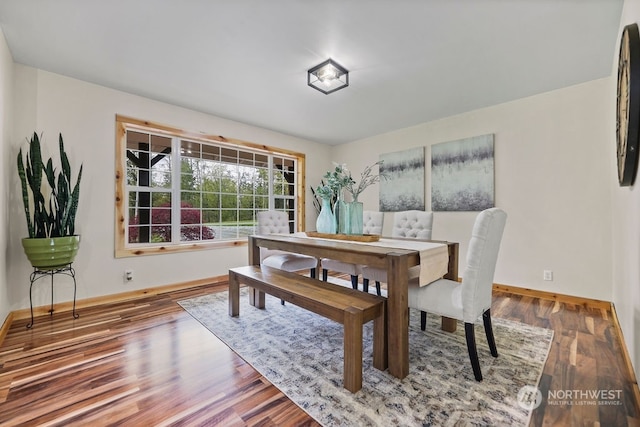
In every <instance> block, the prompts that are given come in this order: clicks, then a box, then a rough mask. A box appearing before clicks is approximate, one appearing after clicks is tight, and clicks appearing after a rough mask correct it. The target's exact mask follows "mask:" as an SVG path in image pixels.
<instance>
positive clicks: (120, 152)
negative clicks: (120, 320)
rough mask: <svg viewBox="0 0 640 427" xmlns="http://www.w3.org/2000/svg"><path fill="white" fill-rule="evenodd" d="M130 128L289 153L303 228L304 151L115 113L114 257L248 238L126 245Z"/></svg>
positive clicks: (219, 244)
mask: <svg viewBox="0 0 640 427" xmlns="http://www.w3.org/2000/svg"><path fill="white" fill-rule="evenodd" d="M127 129H133V130H140V131H143V132H153V133H156V134H161V135H166V136H171V137H178V138H186V139H191V140H194V141H199V142H204V143H211V142H215V143H217V144H227V145H229V146H230V147H236V148H237V147H244V148H249V149H252V150H258V151H263V152H267V153H270V154H275V155H278V154H280V155H287V156H292V157H295V158H296V159H297V168H296V180H297V183H298V185H297V187H298V188H297V193H298V197H297V200H296V209H297V212H298V214H297V221H296V230H297V231H303V230H304V224H305V221H306V219H305V215H306V213H305V200H306V192H305V188H306V174H305V172H304V171H305V170H306V156H305V154H304V153H299V152H296V151H292V150H287V149H282V148H276V147H271V146H268V145H263V144H256V143H253V142H248V141H243V140H240V139H235V138H226V137H224V136H221V135H213V134H206V133H204V132H202V133H197V132H189V131H185V130H183V129H180V128H176V127H172V126H168V125H165V124H161V123H156V122H152V121H148V120H140V119H136V118H132V117H127V116H123V115H120V114H116V153H115V155H116V162H115V178H116V189H115V257H116V258H124V257H133V256H141V255H157V254H163V253H178V252H187V251H194V250H206V249H214V248H229V247H236V246H246V245H247V241H246V240H244V241H242V240H223V241H217V242H216V241H210V242H197V243H196V242H189V243H183V244H171V245H166V246H164V245H163V246H156V245H154V246H149V247H135V248H131V247H126V243H125V236H126V227H127V223H126V215H125V209H126V206H125V202H126V200H127V196H126V183H125V178H126V173H125V168H126V164H125V157H124V150H125V147H126V144H125V142H126V141H125V138H126V131H127Z"/></svg>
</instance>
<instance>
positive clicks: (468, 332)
mask: <svg viewBox="0 0 640 427" xmlns="http://www.w3.org/2000/svg"><path fill="white" fill-rule="evenodd" d="M464 334H465V336H466V337H467V350H469V359H471V367H472V368H473V375H474V376H475V377H476V381H482V372H481V371H480V361H479V360H478V351H477V350H476V333H475V328H474V325H473V323H467V322H465V323H464Z"/></svg>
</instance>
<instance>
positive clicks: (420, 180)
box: [380, 147, 425, 212]
mask: <svg viewBox="0 0 640 427" xmlns="http://www.w3.org/2000/svg"><path fill="white" fill-rule="evenodd" d="M380 160H383V163H382V165H380V173H381V174H384V175H385V177H386V179H384V178H383V179H381V180H380V212H398V211H406V210H412V209H416V210H424V199H425V197H424V160H425V156H424V147H418V148H412V149H410V150H405V151H398V152H395V153H387V154H381V155H380Z"/></svg>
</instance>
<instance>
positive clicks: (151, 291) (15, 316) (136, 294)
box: [0, 274, 229, 343]
mask: <svg viewBox="0 0 640 427" xmlns="http://www.w3.org/2000/svg"><path fill="white" fill-rule="evenodd" d="M228 279H229V276H227V275H226V274H225V275H223V276H215V277H208V278H205V279H198V280H191V281H188V282H182V283H174V284H172V285H166V286H157V287H153V288H146V289H140V290H136V291H130V292H122V293H119V294H113V295H105V296H100V297H94V298H87V299H83V300H78V301H76V310H78V309H82V308H87V307H95V306H97V305H101V304H111V303H114V302H122V301H128V300H132V299H138V298H144V297H148V296H152V295H159V294H164V293H167V292H174V291H180V290H183V289H189V288H195V287H198V286H204V285H210V284H213V283H218V282H222V281H227V280H228ZM50 308H51V306H50V305H43V306H38V307H33V315H34V316H42V315H46V314H49V309H50ZM53 309H54V310H55V312H66V311H72V310H73V302H72V301H69V302H61V303H56V304H54V305H53ZM9 316H12V319H11V320H12V321H13V320H21V319H29V318H31V309H29V308H23V309H20V310H16V311H13V312H11V313H9ZM9 316H7V319H9ZM5 323H8V324H9V326H11V322H7V321H6V320H5ZM3 327H4V326H3ZM7 329H8V328H7ZM0 338H2V336H1V335H0ZM0 343H2V339H0Z"/></svg>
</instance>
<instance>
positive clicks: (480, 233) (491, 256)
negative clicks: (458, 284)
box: [461, 208, 507, 322]
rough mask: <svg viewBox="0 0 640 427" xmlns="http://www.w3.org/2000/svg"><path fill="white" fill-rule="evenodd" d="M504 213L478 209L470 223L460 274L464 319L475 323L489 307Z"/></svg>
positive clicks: (497, 209) (504, 217) (500, 210)
mask: <svg viewBox="0 0 640 427" xmlns="http://www.w3.org/2000/svg"><path fill="white" fill-rule="evenodd" d="M506 221H507V214H506V213H505V211H503V210H502V209H499V208H491V209H487V210H484V211H482V212H480V214H479V215H478V217H477V218H476V221H475V223H474V225H473V231H472V233H471V240H470V241H469V248H468V249H467V266H466V268H465V269H464V273H463V276H462V307H463V313H464V316H463V317H464V318H463V319H461V320H464V321H465V322H474V321H475V320H476V319H477V318H478V317H479V316H480V315H481V314H482V313H484V312H485V311H486V310H488V309H490V308H491V294H492V290H493V275H494V273H495V271H496V263H497V262H498V251H499V250H500V242H501V241H502V234H503V232H504V226H505V223H506Z"/></svg>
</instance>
